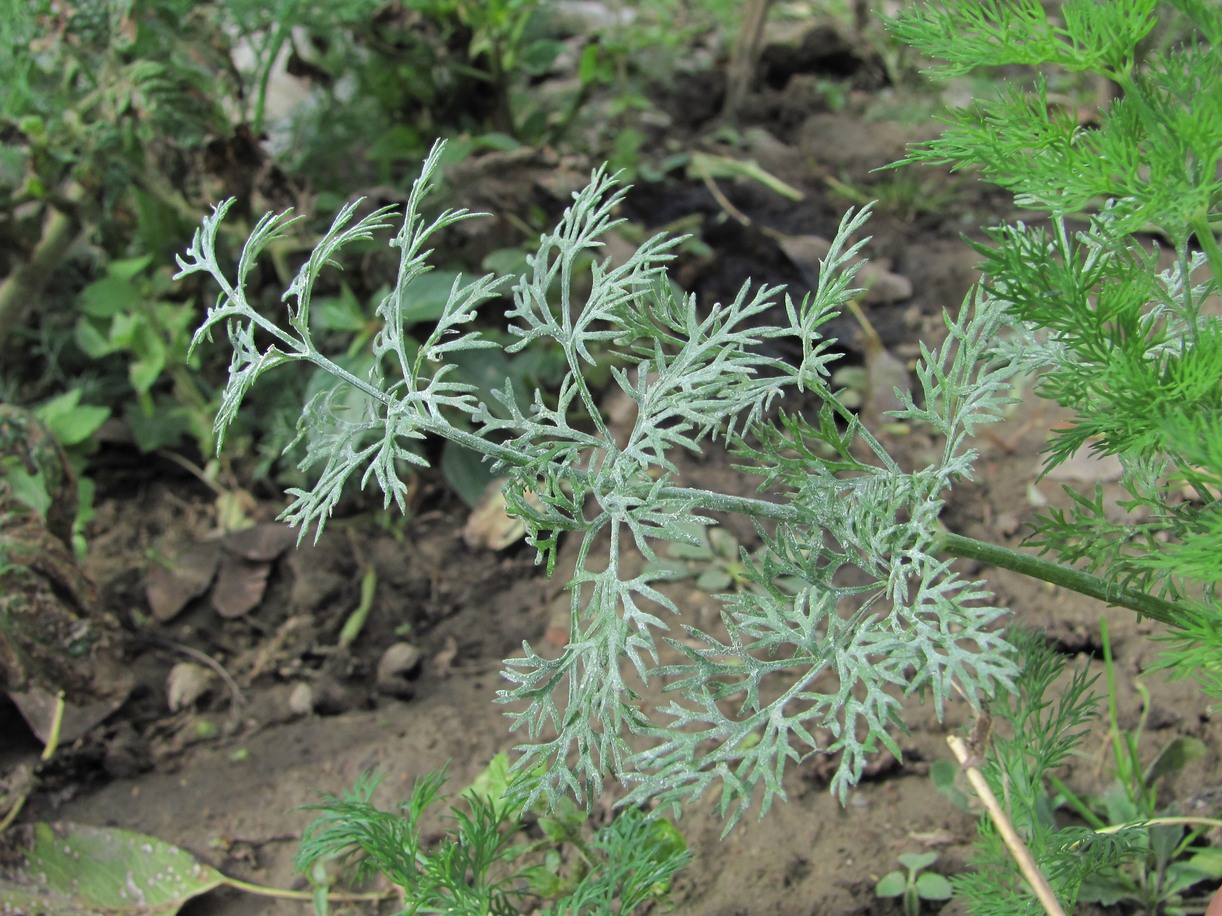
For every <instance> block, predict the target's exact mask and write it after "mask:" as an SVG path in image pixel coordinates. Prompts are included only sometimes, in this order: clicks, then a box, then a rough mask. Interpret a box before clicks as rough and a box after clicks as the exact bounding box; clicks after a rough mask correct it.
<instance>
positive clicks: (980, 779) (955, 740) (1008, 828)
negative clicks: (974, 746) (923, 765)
mask: <svg viewBox="0 0 1222 916" xmlns="http://www.w3.org/2000/svg"><path fill="white" fill-rule="evenodd" d="M946 743H947V744H949V745H950V749H951V751H953V752H954V755H955V758H956V759H957V760H958V761H959V765H960V766H962V767H963V772H964V773H965V774H966V775H967V778H968V782H970V783H971V784H972V788H973V789H975V790H976V794H977V796H979V798H980V801H981V803H982V804H983V805H984V807H985V810H986V811H988V813H989V817H990V818H991V819H992V821H993V824H994V825H995V826H996V827H997V832H998V833H999V834H1001V838H1002V840H1004V841H1005V844H1006V847H1007V848H1008V849H1009V850H1010V855H1012V856H1013V857H1014V861H1015V862H1016V863H1018V868H1019V871H1021V872H1022V873H1023V877H1024V878H1026V879H1027V883H1028V884H1030V885H1031V889H1032V891H1034V893H1035V896H1036V899H1037V900H1039V902H1040V906H1042V907H1043V908H1044V912H1045V913H1046V914H1048V916H1065V910H1064V909H1063V908H1062V907H1061V902H1060V901H1059V900H1058V899H1057V896H1056V894H1055V893H1053V890H1052V887H1051V886H1050V885H1049V884H1048V879H1047V878H1045V877H1044V874H1043V872H1041V871H1040V870H1039V866H1037V865H1036V864H1035V860H1034V859H1032V858H1031V853H1030V851H1029V850H1028V849H1027V844H1026V843H1024V842H1023V840H1022V837H1020V836H1019V835H1018V831H1016V830H1015V829H1014V826H1013V825H1012V824H1011V823H1010V819H1009V818H1008V817H1006V813H1005V811H1004V810H1003V809H1002V807H1001V805H1000V804H999V803H998V801H997V797H996V796H995V795H993V790H992V789H990V788H989V783H988V781H987V780H986V779H985V778H984V774H983V773H981V772H980V769H979V767H978V766H977V764H976V763H975V762H973V759H972V757H971V755H970V753H969V751H968V747H967V744H966V743H965V742H964V740H963V739H962V738H960V737H959V736H958V735H950V736H948V737H947V739H946Z"/></svg>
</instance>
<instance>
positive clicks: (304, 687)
mask: <svg viewBox="0 0 1222 916" xmlns="http://www.w3.org/2000/svg"><path fill="white" fill-rule="evenodd" d="M288 707H289V712H291V713H292V714H293V715H295V716H308V715H309V714H310V713H312V712H313V711H314V688H313V687H311V686H310V685H309V684H307V683H306V682H305V681H299V682H298V683H297V684H294V685H293V690H292V692H291V693H290V694H289V699H288Z"/></svg>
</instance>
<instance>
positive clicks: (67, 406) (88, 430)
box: [34, 388, 110, 446]
mask: <svg viewBox="0 0 1222 916" xmlns="http://www.w3.org/2000/svg"><path fill="white" fill-rule="evenodd" d="M80 400H81V391H80V389H79V388H73V389H72V390H70V391H65V392H64V393H63V394H61V395H59V396H58V397H54V398H52V399H51V400H49V401H47V402H45V403H43V404H40V405H39V406H38V407H37V408H36V409H35V410H34V414H35V416H37V417H38V419H40V420H42V422H43V423H45V424H47V429H49V430H51V435H53V436H54V437H55V438H56V439H57V440H59V443H60V444H61V445H65V446H73V445H80V444H81V443H82V442H84V441H85V440H86V439H88V438H89V437H90V436H92V435H93V434H94V433H95V432H97V429H98V427H99V426H101V425H102V424H103V423H105V422H106V418H107V417H109V416H110V408H109V407H98V406H96V405H92V404H81V403H80Z"/></svg>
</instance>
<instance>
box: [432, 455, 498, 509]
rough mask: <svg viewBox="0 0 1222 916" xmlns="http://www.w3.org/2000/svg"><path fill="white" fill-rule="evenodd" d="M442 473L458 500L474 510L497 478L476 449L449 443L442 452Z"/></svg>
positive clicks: (490, 466)
mask: <svg viewBox="0 0 1222 916" xmlns="http://www.w3.org/2000/svg"><path fill="white" fill-rule="evenodd" d="M441 473H442V474H443V475H445V479H446V483H448V484H449V485H450V488H451V489H452V490H453V491H454V492H455V493H457V494H458V498H459V499H461V500H462V501H463V502H464V503H466V504H467V505H468V506H469V507H471V508H472V509H474V508H475V507H476V506H478V505H479V501H480V499H481V498H482V497H483V495H484V491H485V490H487V489H488V484H490V483H492V480H493V478H495V477H496V475H495V474H493V473H492V465H491V464H489V463H488V462H487V461H485V460H484V459H483V456H481V455H480V453H479V452H477V451H475V450H474V449H469V448H466V447H464V446H461V445H456V444H455V443H453V442H447V443H446V444H445V446H444V448H442V450H441Z"/></svg>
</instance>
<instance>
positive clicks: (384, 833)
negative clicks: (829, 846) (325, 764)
mask: <svg viewBox="0 0 1222 916" xmlns="http://www.w3.org/2000/svg"><path fill="white" fill-rule="evenodd" d="M445 781H446V775H445V771H444V769H443V770H438V771H434V772H432V773H429V774H427V775H425V776H423V777H421V778H420V779H418V780H417V781H416V783H415V785H414V786H413V788H412V793H411V796H410V797H409V798H408V799H407V801H405V802H404V803H403V804H402V805H400V806H399V807H398V809H397V810H395V811H384V810H381V809H379V808H378V807H376V806H375V805H374V804H373V802H372V797H373V793H374V790H375V789H376V788H377V786H378V782H379V777H377V776H375V775H371V774H366V775H363V776H361V777H359V778H358V779H357V780H356V783H355V784H354V785H353V787H352V789H351V790H350V791H347V792H345V793H344V794H343V795H341V796H330V797H327V798H326V799H325V800H324V801H323V802H322V803H321V804H318V805H311V806H309V807H308V809H307V810H313V811H317V812H319V814H318V817H317V818H316V819H315V820H314V822H313V823H312V824H311V825H310V826H309V827H308V828H307V829H306V832H305V834H304V836H303V837H302V841H301V849H300V851H299V853H298V856H297V866H298V869H299V870H300V871H302V872H303V873H305V874H307V875H308V874H312V873H313V872H314V871H315V868H316V866H317V865H319V864H320V863H324V862H326V861H328V860H338V861H339V862H340V863H342V864H343V865H344V866H345V867H346V869H347V870H348V871H349V872H350V873H351V874H352V875H353V876H354V878H355V879H356V880H358V881H359V880H364V879H365V878H367V877H369V876H370V875H373V874H380V875H382V876H383V877H384V878H385V879H386V880H388V881H389V882H390V883H391V884H393V885H394V886H396V887H398V888H400V889H401V893H402V895H403V908H402V909H401V910H400V912H401V913H480V914H489V916H517V914H519V913H524V912H532V913H539V914H547V916H561V914H573V916H577V914H581V913H624V914H627V913H631V912H634V911H635V910H636V909H637V908H638V907H640V906H642V905H644V904H646V903H649V902H656V901H660V900H665V899H666V895H667V894H668V892H669V889H670V881H671V878H672V877H673V875H674V874H675V873H676V872H677V871H678V870H679V869H681V868H683V867H684V865H686V864H687V862H688V861H689V860H690V858H691V857H690V855H689V854H688V852H687V844H686V843H685V842H684V840H683V836H682V834H680V833H679V831H678V830H677V829H676V828H675V827H674V826H673V825H672V824H671V823H670V822H669V821H667V820H664V819H649V818H647V817H646V816H645V815H644V814H642V813H641V812H639V811H636V810H631V809H629V810H625V811H621V812H620V813H619V814H618V815H617V816H616V817H615V818H614V819H613V820H612V821H611V822H610V823H609V824H607V825H606V826H605V827H602V828H600V829H598V830H596V831H593V832H592V835H591V831H590V830H589V829H588V828H587V826H586V820H587V818H586V815H585V814H584V813H583V812H581V811H579V810H578V809H577V808H576V807H575V806H573V805H572V804H571V803H570V804H569V805H567V806H562V807H560V808H557V809H555V810H553V811H551V812H541V813H532V812H528V811H526V810H525V809H523V807H522V806H521V804H520V803H517V802H513V801H510V800H508V799H507V797H506V796H507V794H508V793H509V789H510V785H511V782H512V779H511V777H510V774H509V759H508V756H507V755H506V754H504V753H501V754H498V755H497V756H496V757H495V758H493V760H492V762H491V763H490V764H489V766H488V768H487V769H486V770H485V771H484V772H483V773H482V774H481V775H480V776H479V777H477V779H476V780H475V782H474V783H473V784H472V785H471V786H470V787H469V788H468V789H467V790H465V791H464V792H463V793H462V795H461V801H460V803H458V804H453V805H451V806H449V813H448V817H447V818H446V819H447V821H448V822H449V826H448V827H447V828H446V829H445V833H444V835H443V836H442V837H441V838H440V839H437V840H430V839H428V837H429V835H430V833H431V831H426V830H425V829H424V823H425V818H426V815H428V813H429V810H430V809H431V808H433V807H434V806H435V805H437V804H438V803H440V802H442V801H443V800H444V796H443V795H442V794H441V792H442V788H443V786H444V784H445ZM528 823H531V824H533V825H534V826H535V829H533V830H531V831H530V833H534V837H533V838H532V837H531V836H530V835H529V834H528V832H527V830H526V829H525V828H526V826H527V824H528ZM326 895H327V890H326V889H325V887H324V888H322V889H320V891H319V894H318V900H319V903H320V904H321V907H320V908H319V909H320V912H325V900H326Z"/></svg>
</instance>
